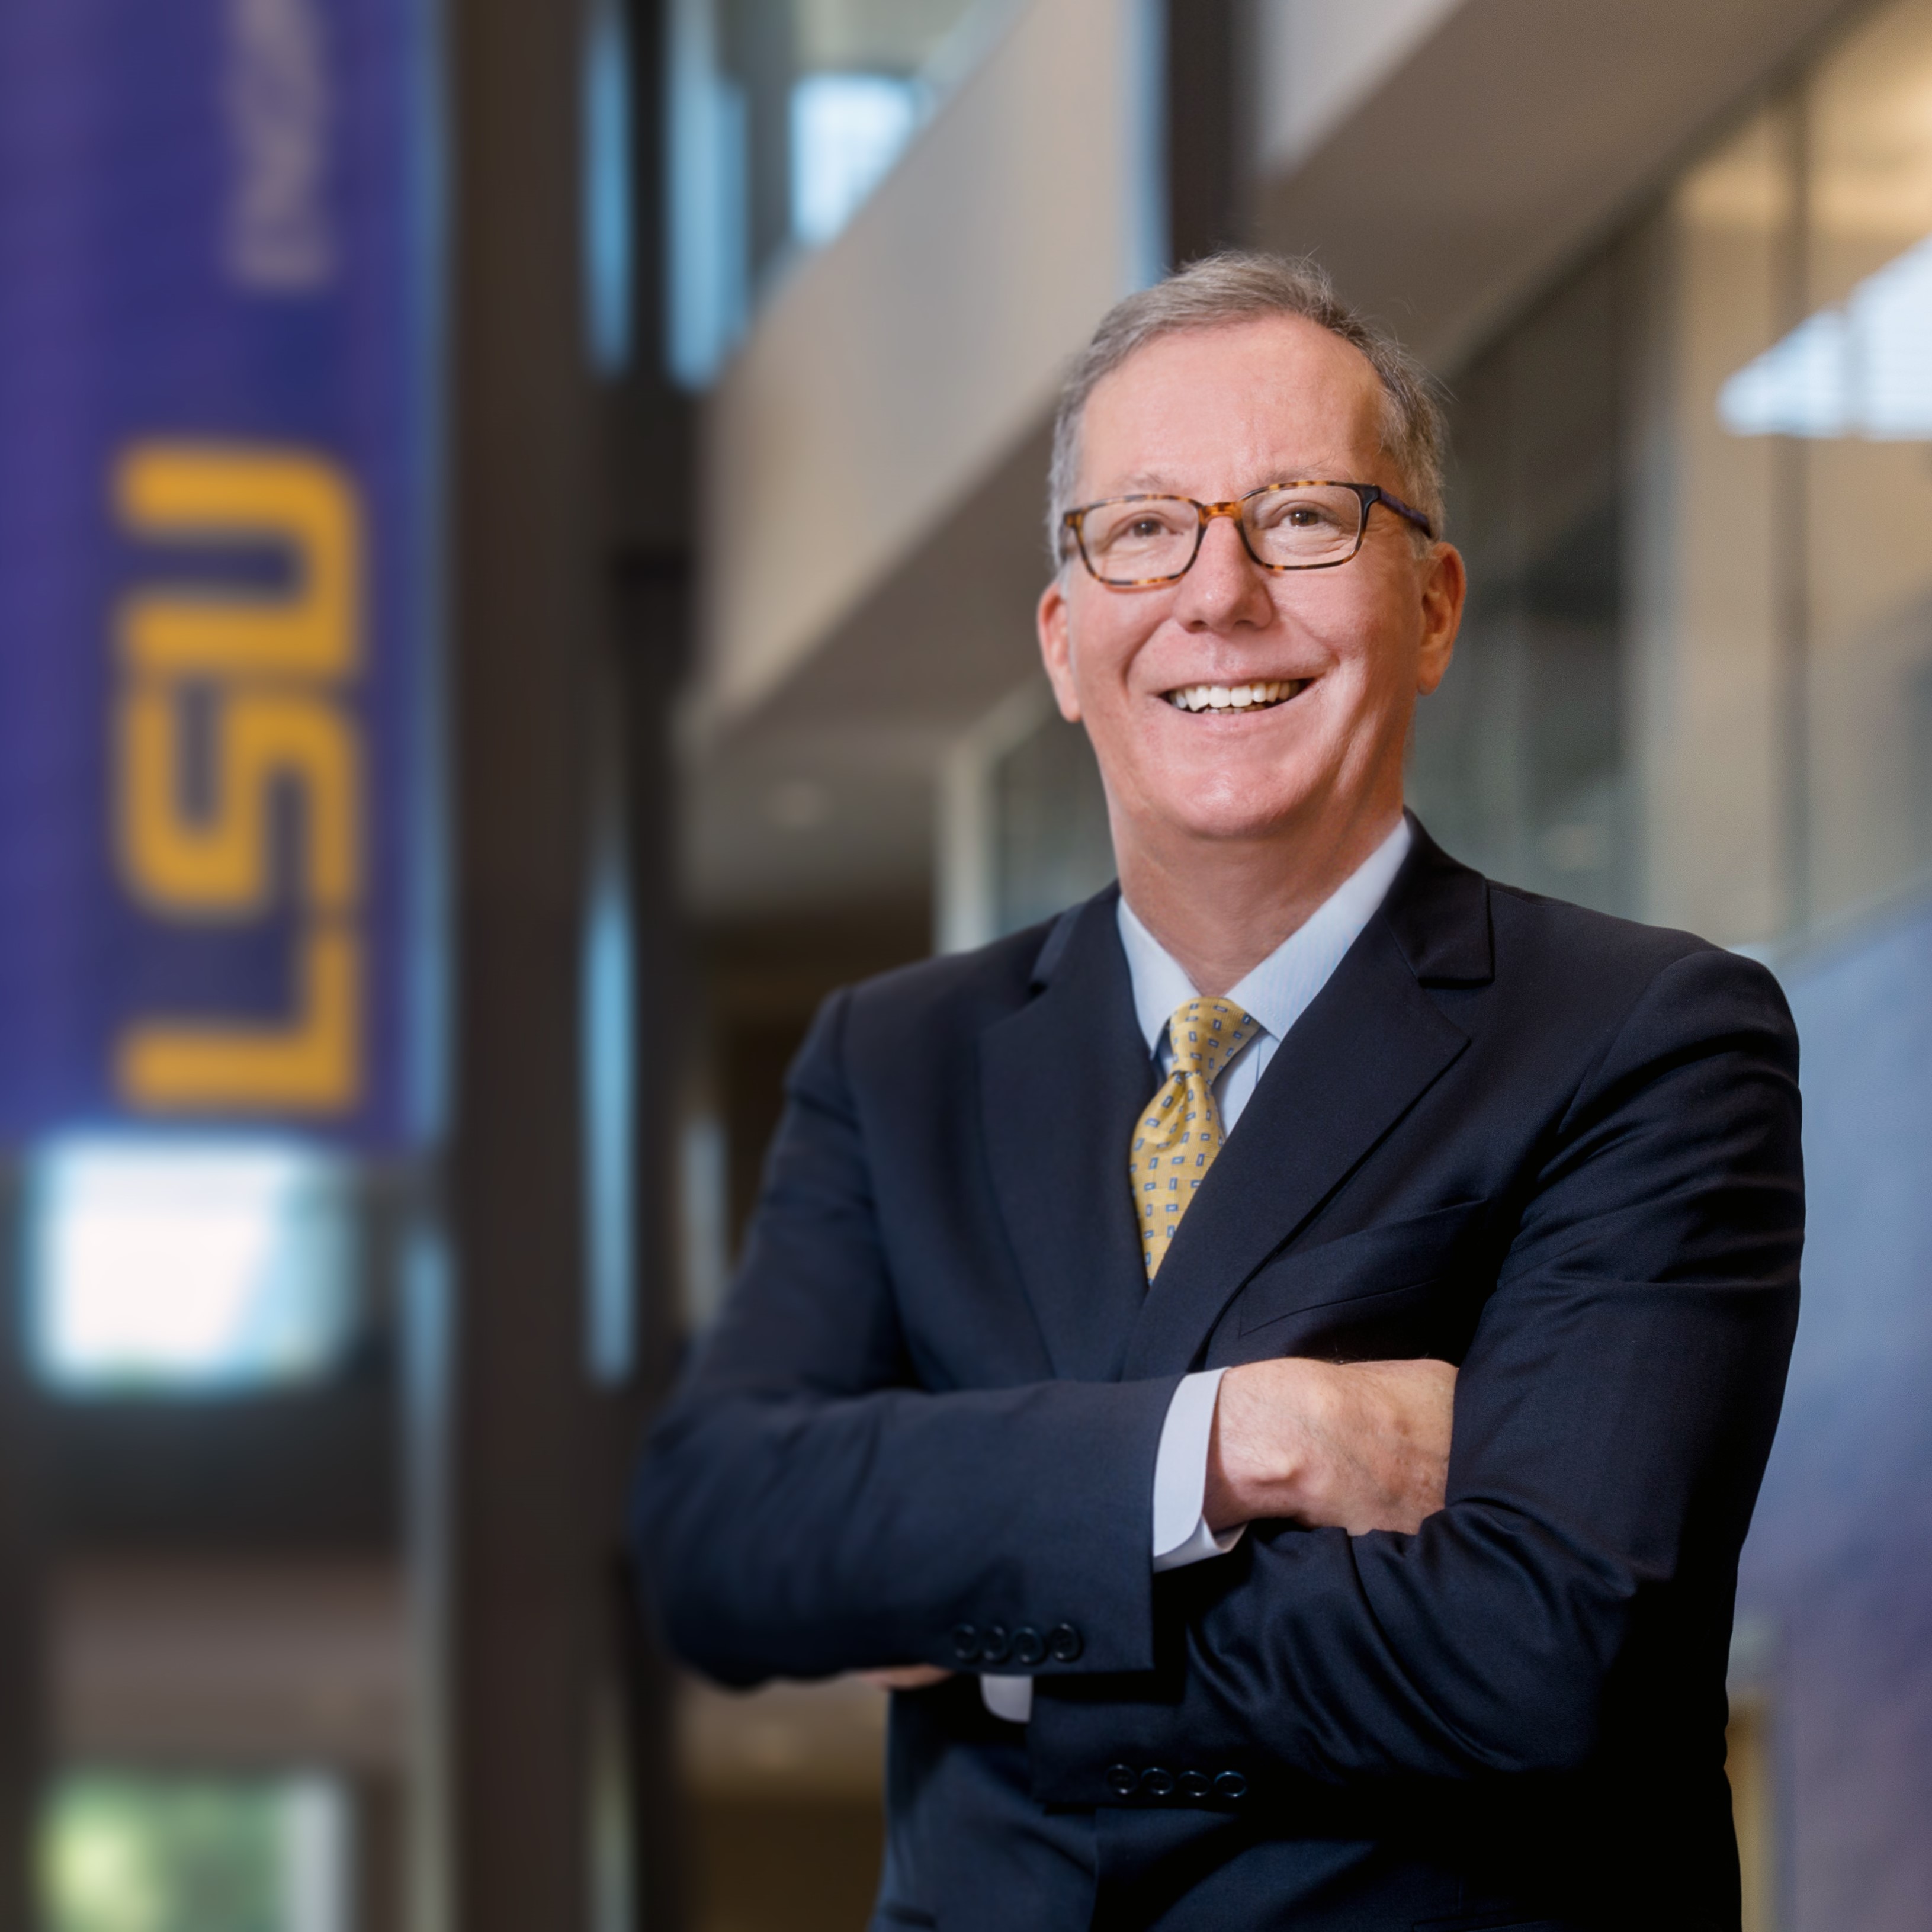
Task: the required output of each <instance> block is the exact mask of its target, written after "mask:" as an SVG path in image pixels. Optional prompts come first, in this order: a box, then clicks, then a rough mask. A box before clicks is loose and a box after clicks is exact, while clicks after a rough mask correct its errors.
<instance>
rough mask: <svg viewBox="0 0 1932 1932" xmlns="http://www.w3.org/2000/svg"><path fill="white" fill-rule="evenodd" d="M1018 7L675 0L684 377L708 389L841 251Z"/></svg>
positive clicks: (674, 169)
mask: <svg viewBox="0 0 1932 1932" xmlns="http://www.w3.org/2000/svg"><path fill="white" fill-rule="evenodd" d="M1012 7H1013V0H673V5H671V6H670V7H669V8H668V9H667V21H668V24H669V31H670V40H671V44H670V51H669V59H668V62H667V69H668V71H669V73H670V77H671V83H670V91H671V109H670V122H671V147H672V154H673V163H672V166H671V170H670V194H671V206H670V211H669V214H670V223H669V226H670V238H671V240H670V250H671V262H670V310H671V312H670V317H669V338H670V360H671V366H672V371H673V374H674V375H676V377H677V378H678V380H679V381H681V382H684V383H688V384H691V385H693V386H697V385H700V384H703V383H706V382H708V381H709V380H710V379H711V377H712V375H713V374H715V372H716V371H717V369H718V365H720V364H721V362H723V360H724V358H725V356H727V355H728V354H729V353H730V350H731V349H732V347H733V345H734V344H735V343H736V341H737V339H738V338H739V335H742V332H743V331H744V329H745V326H746V324H747V323H748V320H749V317H750V312H751V308H752V307H753V305H754V302H755V301H756V300H757V299H758V298H759V297H760V296H762V295H763V293H764V292H765V291H766V290H768V289H769V288H770V287H772V285H773V284H775V281H777V280H778V278H780V277H781V275H782V274H783V272H784V269H785V268H786V267H787V265H788V264H789V263H790V262H791V261H792V260H793V258H794V257H796V255H797V254H799V251H802V250H806V249H811V248H820V247H822V246H823V245H824V244H826V242H829V241H830V240H831V239H832V238H833V237H834V236H836V235H837V234H838V233H839V231H840V230H841V229H842V228H844V226H845V225H846V223H847V222H848V221H850V220H851V218H852V217H853V215H854V214H856V212H857V211H858V210H859V208H860V207H861V206H862V205H863V204H864V202H865V199H867V197H868V196H869V195H870V194H871V193H872V191H873V190H874V188H875V187H877V185H878V184H879V183H880V181H882V180H883V178H885V176H886V174H887V173H889V172H890V170H891V169H892V165H893V163H895V161H896V160H898V157H899V155H900V154H901V153H902V152H903V151H904V148H905V147H906V145H907V142H910V140H911V139H912V138H913V135H914V134H915V133H917V131H918V130H919V126H920V125H921V124H922V122H923V121H925V120H926V118H927V117H928V116H929V115H930V114H931V113H932V112H933V110H935V107H937V106H938V104H939V103H940V102H941V101H942V100H943V99H944V98H945V96H946V95H947V93H949V92H950V91H951V90H952V89H953V87H955V86H957V85H958V83H959V81H960V80H961V79H962V78H963V77H964V76H965V74H967V73H968V72H970V71H971V68H973V67H974V65H975V64H976V63H977V60H978V58H979V56H980V52H981V50H982V49H983V48H984V47H985V46H986V44H987V43H988V42H989V40H990V39H991V37H992V34H993V32H994V31H996V29H997V28H998V26H999V24H1000V23H1001V21H1002V20H1004V18H1005V17H1006V16H1007V13H1010V11H1011V10H1012Z"/></svg>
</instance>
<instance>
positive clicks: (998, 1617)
mask: <svg viewBox="0 0 1932 1932" xmlns="http://www.w3.org/2000/svg"><path fill="white" fill-rule="evenodd" d="M849 1013H850V995H845V994H841V995H835V996H834V997H833V998H832V1000H831V1001H829V1002H828V1003H827V1004H826V1007H825V1008H824V1009H823V1010H822V1011H821V1013H820V1016H819V1018H818V1019H817V1022H815V1023H814V1027H813V1029H812V1031H811V1034H810V1036H809V1037H808V1039H807V1040H806V1042H805V1046H804V1047H803V1048H802V1049H801V1051H800V1052H799V1058H798V1060H797V1061H796V1064H795V1065H794V1066H793V1070H792V1072H791V1074H790V1078H789V1079H788V1082H787V1107H786V1111H785V1113H784V1118H783V1120H782V1122H781V1125H780V1127H779V1130H778V1135H777V1137H776V1139H775V1142H774V1143H773V1146H772V1153H771V1156H770V1158H769V1163H768V1165H767V1169H766V1180H765V1187H764V1191H763V1195H762V1196H761V1198H760V1204H759V1207H758V1211H757V1215H756V1217H755V1218H754V1222H753V1225H752V1228H751V1233H750V1236H749V1239H748V1242H747V1244H746V1250H745V1259H744V1262H743V1264H742V1267H741V1268H740V1270H739V1274H738V1277H737V1279H736V1281H735V1282H734V1283H733V1289H732V1292H731V1294H730V1298H729V1299H728V1301H727V1306H726V1308H725V1310H724V1314H723V1316H721V1319H720V1320H719V1322H718V1325H717V1327H716V1328H715V1330H714V1331H713V1332H712V1334H711V1335H710V1336H709V1338H708V1339H707V1340H706V1343H704V1344H703V1346H702V1348H701V1349H700V1352H699V1353H698V1354H697V1356H696V1358H695V1359H694V1362H693V1364H692V1365H691V1368H690V1370H689V1371H688V1373H687V1375H686V1376H685V1379H684V1381H683V1383H682V1386H681V1387H680V1388H679V1391H678V1392H677V1394H676V1396H675V1397H674V1398H673V1401H672V1402H671V1403H670V1406H669V1407H668V1409H667V1411H666V1412H665V1413H664V1415H663V1417H662V1418H661V1420H660V1421H659V1422H658V1424H657V1426H656V1427H655V1429H654V1430H653V1431H652V1436H651V1439H650V1442H649V1445H648V1448H647V1450H646V1455H645V1458H644V1462H643V1467H642V1469H641V1471H640V1475H639V1478H638V1481H637V1486H636V1488H635V1490H634V1498H633V1509H632V1518H631V1521H632V1531H633V1538H632V1541H633V1547H634V1551H635V1553H636V1555H637V1560H638V1565H639V1568H640V1574H641V1576H642V1578H643V1585H644V1589H645V1592H646V1597H647V1598H648V1599H649V1601H650V1602H651V1603H652V1605H653V1607H654V1608H655V1612H656V1613H657V1616H658V1619H659V1620H660V1622H661V1625H662V1626H663V1628H664V1633H665V1634H666V1636H667V1638H668V1640H669V1641H670V1645H671V1647H672V1648H673V1649H674V1650H675V1651H676V1652H677V1653H678V1654H679V1655H680V1656H681V1657H682V1658H684V1659H685V1661H687V1662H689V1663H691V1664H694V1665H695V1666H696V1667H698V1668H699V1669H700V1670H704V1671H706V1672H708V1673H710V1674H711V1675H712V1676H716V1677H718V1678H720V1679H723V1680H724V1681H726V1682H732V1683H739V1684H744V1683H751V1682H757V1681H758V1680H760V1679H763V1678H765V1677H768V1676H802V1677H810V1676H823V1675H826V1674H828V1673H832V1672H835V1671H840V1670H855V1669H864V1668H868V1667H880V1666H884V1665H889V1664H904V1663H910V1662H923V1663H929V1664H942V1665H946V1666H948V1667H953V1668H959V1667H962V1666H965V1667H971V1666H973V1665H974V1664H981V1663H983V1664H986V1666H987V1667H990V1668H998V1669H1000V1670H1007V1671H1013V1670H1020V1669H1022V1668H1024V1667H1028V1666H1029V1665H1030V1664H1039V1663H1042V1662H1044V1663H1045V1664H1046V1665H1047V1666H1048V1667H1050V1668H1052V1669H1054V1670H1063V1671H1064V1670H1074V1671H1077V1672H1085V1671H1089V1670H1096V1671H1109V1672H1118V1671H1123V1670H1125V1671H1136V1670H1145V1669H1147V1668H1148V1667H1150V1666H1151V1663H1152V1661H1153V1629H1154V1608H1153V1578H1152V1574H1151V1568H1150V1564H1149V1560H1148V1550H1149V1547H1150V1543H1151V1536H1152V1507H1153V1505H1152V1496H1153V1486H1154V1465H1155V1459H1156V1455H1157V1450H1158V1447H1159V1444H1160V1434H1161V1428H1162V1424H1163V1420H1164V1418H1165V1417H1166V1412H1167V1409H1168V1405H1169V1400H1170V1399H1171V1397H1172V1395H1173V1393H1174V1391H1175V1387H1176V1385H1177V1382H1178V1377H1175V1376H1168V1377H1165V1378H1163V1379H1159V1380H1151V1381H1146V1382H1131V1383H1096V1382H1062V1381H1050V1382H1038V1383H1033V1384H1029V1385H1021V1386H1016V1387H1009V1388H986V1389H971V1390H960V1391H941V1392H935V1391H928V1390H926V1389H923V1388H919V1387H917V1386H916V1385H915V1382H914V1378H913V1374H912V1372H911V1370H910V1366H909V1364H908V1361H907V1352H906V1349H905V1346H904V1340H903V1337H902V1336H901V1331H900V1328H899V1324H898V1316H897V1312H896V1304H895V1295H894V1292H893V1283H892V1280H891V1279H890V1276H889V1271H888V1269H887V1267H886V1262H885V1258H884V1256H883V1253H882V1250H881V1247H880V1238H879V1234H878V1227H877V1216H876V1213H875V1210H874V1202H873V1197H872V1193H871V1184H870V1169H869V1163H868V1157H867V1151H866V1147H865V1137H864V1133H863V1130H862V1125H861V1122H860V1120H859V1112H858V1109H856V1106H855V1104H854V1102H853V1096H852V1094H851V1092H850V1086H849V1082H848V1081H847V1077H846V1075H845V1072H844V1054H843V1049H842V1042H843V1037H844V1029H845V1028H846V1026H847V1023H848V1017H849ZM1023 1625H1024V1626H1028V1627H1030V1628H1032V1629H1033V1630H1034V1631H1038V1632H1039V1633H1040V1634H1041V1636H1042V1637H1043V1639H1044V1638H1047V1637H1052V1638H1053V1639H1055V1640H1056V1654H1055V1655H1050V1656H1049V1657H1048V1658H1045V1659H1030V1660H1029V1659H1024V1658H1012V1657H1010V1656H1007V1655H983V1654H981V1653H980V1652H978V1651H977V1650H976V1649H974V1643H975V1641H976V1640H980V1639H983V1637H984V1636H985V1634H986V1633H987V1632H988V1631H992V1630H994V1629H995V1628H997V1629H998V1630H1001V1631H1004V1632H1006V1633H1008V1634H1011V1633H1013V1632H1016V1631H1019V1629H1020V1628H1021V1627H1022V1626H1023ZM962 1627H966V1628H962ZM969 1631H970V1633H971V1634H970V1635H969V1634H968V1633H969Z"/></svg>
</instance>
